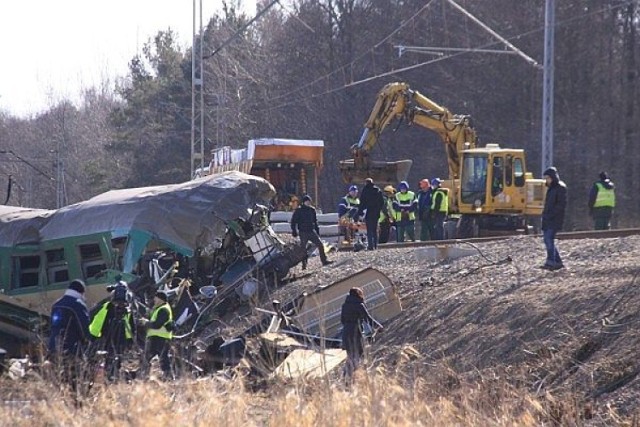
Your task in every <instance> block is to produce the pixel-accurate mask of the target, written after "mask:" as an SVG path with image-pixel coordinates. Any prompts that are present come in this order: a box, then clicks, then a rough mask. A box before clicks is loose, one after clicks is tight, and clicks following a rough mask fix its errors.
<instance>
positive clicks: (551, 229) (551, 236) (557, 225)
mask: <svg viewBox="0 0 640 427" xmlns="http://www.w3.org/2000/svg"><path fill="white" fill-rule="evenodd" d="M543 176H544V178H545V180H546V186H547V187H548V188H547V195H546V198H545V201H544V210H543V211H542V232H543V237H544V245H545V247H546V249H547V260H546V262H545V263H544V265H543V266H542V268H544V269H546V270H559V269H561V268H563V267H564V264H563V263H562V259H561V258H560V254H559V253H558V249H557V248H556V246H555V238H556V233H558V232H559V231H560V230H562V224H563V223H564V212H565V209H566V207H567V186H566V185H565V183H564V182H562V181H560V175H559V174H558V170H557V169H556V168H554V167H550V168H549V169H547V170H546V171H544V174H543Z"/></svg>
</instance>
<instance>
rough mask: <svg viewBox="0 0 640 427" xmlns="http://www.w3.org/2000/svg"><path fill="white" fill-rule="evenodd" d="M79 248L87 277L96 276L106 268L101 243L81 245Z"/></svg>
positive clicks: (85, 276) (83, 271)
mask: <svg viewBox="0 0 640 427" xmlns="http://www.w3.org/2000/svg"><path fill="white" fill-rule="evenodd" d="M79 249H80V259H81V262H82V273H83V274H84V278H85V279H90V278H92V277H95V276H96V275H97V274H98V273H100V272H101V271H102V270H106V268H107V264H106V263H105V262H104V259H102V253H101V252H100V245H98V244H97V243H92V244H86V245H79Z"/></svg>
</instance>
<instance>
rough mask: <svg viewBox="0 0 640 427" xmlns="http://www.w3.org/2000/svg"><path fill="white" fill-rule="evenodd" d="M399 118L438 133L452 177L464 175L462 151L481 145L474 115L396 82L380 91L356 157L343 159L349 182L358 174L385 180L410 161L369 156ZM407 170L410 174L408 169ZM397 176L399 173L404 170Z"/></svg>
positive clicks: (352, 150) (343, 167)
mask: <svg viewBox="0 0 640 427" xmlns="http://www.w3.org/2000/svg"><path fill="white" fill-rule="evenodd" d="M396 119H397V120H399V121H400V123H402V122H403V121H404V122H406V123H407V124H409V125H411V124H414V123H415V124H417V125H418V126H421V127H424V128H426V129H429V130H431V131H433V132H435V133H437V134H438V135H439V136H440V138H441V139H442V142H443V143H444V144H445V149H446V153H447V161H448V165H449V178H450V179H456V178H459V177H460V155H461V152H462V150H464V149H468V148H474V147H475V146H476V144H477V136H476V132H475V130H474V129H473V127H472V126H471V119H470V117H469V116H464V115H457V114H452V113H451V112H450V111H449V110H448V109H446V108H445V107H442V106H440V105H438V104H436V103H435V102H433V101H432V100H430V99H429V98H427V97H426V96H424V95H422V94H421V93H420V92H417V91H414V90H412V89H411V88H409V85H407V84H406V83H399V82H396V83H389V84H387V85H386V86H385V87H384V88H382V90H381V91H380V92H379V93H378V97H377V99H376V103H375V105H374V107H373V110H372V111H371V114H370V115H369V119H368V120H367V122H366V124H365V128H364V131H363V133H362V136H361V137H360V140H359V141H358V143H357V144H355V145H353V146H352V147H351V153H352V155H353V160H344V161H341V162H340V169H341V171H342V174H343V179H344V180H345V181H347V182H350V181H354V180H355V179H354V178H355V177H358V179H359V180H362V179H363V177H364V176H365V175H367V176H370V177H372V178H374V179H375V180H376V181H379V182H384V181H387V179H386V178H389V177H391V176H392V175H393V169H394V167H395V168H400V167H401V166H402V164H403V162H407V161H400V162H373V161H371V159H370V157H369V152H370V151H371V150H372V148H373V147H374V146H375V145H376V144H377V143H378V140H379V138H380V134H381V133H382V132H383V131H384V130H385V128H386V127H387V126H389V124H391V122H393V121H394V120H396ZM409 162H410V161H409ZM405 166H406V165H405ZM406 172H407V173H408V170H407V171H406ZM396 175H398V176H399V175H400V173H397V174H396ZM397 181H398V180H396V181H395V182H397Z"/></svg>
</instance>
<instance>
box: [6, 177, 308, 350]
mask: <svg viewBox="0 0 640 427" xmlns="http://www.w3.org/2000/svg"><path fill="white" fill-rule="evenodd" d="M274 194H275V191H274V188H273V186H272V185H271V184H270V183H269V182H268V181H266V180H265V179H262V178H260V177H256V176H252V175H247V174H244V173H241V172H226V173H222V174H217V175H210V176H206V177H203V178H200V179H196V180H192V181H188V182H185V183H181V184H171V185H162V186H154V187H144V188H132V189H122V190H113V191H109V192H106V193H103V194H100V195H98V196H95V197H93V198H91V199H89V200H87V201H84V202H80V203H76V204H74V205H70V206H66V207H63V208H61V209H58V210H39V209H26V208H20V207H13V206H2V207H0V347H4V348H6V349H7V350H8V351H9V355H16V356H21V355H23V354H24V353H25V352H26V351H28V350H29V348H32V347H33V345H34V343H38V342H39V340H41V339H42V337H43V336H46V333H47V322H48V315H49V310H50V307H51V305H52V303H53V302H54V301H55V300H56V299H57V298H59V297H60V296H61V295H62V294H63V293H64V290H65V289H66V288H67V286H68V284H69V283H70V281H71V280H74V279H76V278H80V279H83V280H84V281H85V282H86V284H87V300H88V303H89V305H93V304H95V303H97V302H98V301H100V300H101V299H103V298H105V297H107V296H108V292H107V290H106V288H107V286H106V285H108V284H112V283H114V282H116V281H117V280H125V281H126V282H128V283H129V284H130V285H131V288H132V290H133V291H134V292H135V293H136V296H137V297H138V298H140V299H142V300H144V298H145V293H146V291H149V292H151V291H153V290H155V289H156V288H157V287H158V286H166V287H170V284H167V283H166V280H167V278H168V277H169V278H170V277H172V276H174V274H175V273H177V274H176V277H182V278H189V279H191V283H192V288H191V293H194V292H196V291H198V290H200V289H202V290H203V291H205V292H204V293H205V294H206V295H207V296H208V297H209V298H215V299H225V300H229V299H233V298H236V299H240V300H242V299H247V298H254V297H256V296H257V295H259V293H260V292H261V289H262V288H263V287H266V286H268V285H270V284H274V283H277V282H278V281H279V280H280V279H282V278H283V277H284V276H286V275H287V273H288V271H289V268H291V267H292V266H293V265H295V264H297V263H298V262H300V261H301V260H302V258H303V257H304V256H306V253H304V251H302V250H301V249H299V248H298V247H297V246H296V245H293V244H285V243H284V242H283V241H282V240H281V239H280V238H278V236H277V235H276V234H275V233H274V232H273V230H272V229H271V227H270V225H269V221H268V209H267V208H266V207H265V205H267V204H268V203H269V201H270V200H271V199H272V197H273V196H274Z"/></svg>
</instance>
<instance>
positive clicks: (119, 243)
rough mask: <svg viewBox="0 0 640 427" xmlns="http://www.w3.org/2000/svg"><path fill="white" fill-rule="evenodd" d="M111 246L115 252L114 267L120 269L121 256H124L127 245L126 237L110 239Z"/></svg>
mask: <svg viewBox="0 0 640 427" xmlns="http://www.w3.org/2000/svg"><path fill="white" fill-rule="evenodd" d="M111 247H112V248H113V250H114V252H115V262H116V265H115V268H116V269H118V270H122V265H123V263H122V258H123V256H124V250H125V249H126V247H127V238H126V237H116V238H113V239H111Z"/></svg>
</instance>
